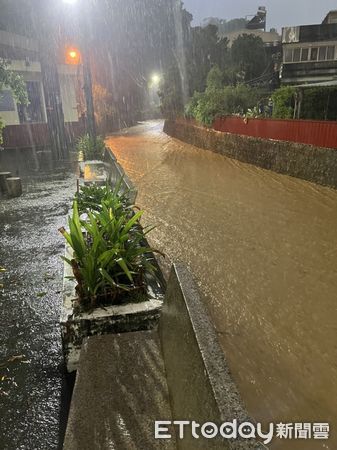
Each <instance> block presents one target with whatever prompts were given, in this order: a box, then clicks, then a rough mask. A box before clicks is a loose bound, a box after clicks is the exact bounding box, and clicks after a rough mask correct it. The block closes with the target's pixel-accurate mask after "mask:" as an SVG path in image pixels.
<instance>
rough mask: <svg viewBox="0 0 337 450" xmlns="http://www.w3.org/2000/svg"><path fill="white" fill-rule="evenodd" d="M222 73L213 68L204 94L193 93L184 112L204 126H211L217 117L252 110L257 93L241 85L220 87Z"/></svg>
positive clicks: (256, 99)
mask: <svg viewBox="0 0 337 450" xmlns="http://www.w3.org/2000/svg"><path fill="white" fill-rule="evenodd" d="M221 79H222V73H221V71H220V70H219V69H218V68H217V67H216V66H215V67H213V68H212V70H211V71H210V73H209V75H208V78H207V88H206V90H205V92H204V93H202V94H201V93H199V92H195V93H194V95H193V97H192V99H191V100H190V102H189V103H188V105H187V107H186V109H185V111H186V115H187V116H189V117H194V118H195V119H196V120H198V121H199V122H201V123H203V124H204V125H206V126H211V125H212V123H213V122H214V120H215V119H216V118H217V117H221V116H225V115H228V114H245V113H246V112H247V111H248V109H252V108H254V106H255V105H256V103H257V101H258V97H259V92H258V90H257V89H253V88H251V87H249V86H245V85H243V84H238V85H237V86H225V87H222V85H221Z"/></svg>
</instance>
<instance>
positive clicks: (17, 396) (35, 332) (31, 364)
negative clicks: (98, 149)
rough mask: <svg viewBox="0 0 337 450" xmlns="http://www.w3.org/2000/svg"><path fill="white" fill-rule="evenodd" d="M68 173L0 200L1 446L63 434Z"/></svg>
mask: <svg viewBox="0 0 337 450" xmlns="http://www.w3.org/2000/svg"><path fill="white" fill-rule="evenodd" d="M75 189H76V178H75V175H74V174H73V173H71V172H66V173H58V174H56V173H54V174H53V175H51V174H49V175H48V176H45V175H44V174H42V173H38V174H37V173H35V175H34V176H33V177H31V178H30V179H29V180H28V179H25V181H24V194H23V196H22V197H20V198H16V199H8V200H5V199H1V200H0V266H2V267H4V268H6V272H2V273H0V283H2V284H3V289H0V324H1V325H0V326H1V328H0V335H1V340H0V380H1V383H0V416H1V427H0V448H1V449H2V450H21V449H22V450H47V449H48V450H53V449H57V448H61V447H59V445H60V439H62V437H61V434H62V430H63V429H64V425H65V423H64V418H63V408H62V404H63V403H64V401H65V399H66V396H67V394H68V392H67V386H68V385H67V383H66V382H65V377H64V368H63V366H62V361H63V359H62V353H61V337H60V327H59V315H60V307H61V299H62V293H61V290H62V273H63V262H62V260H61V258H60V256H61V255H62V254H63V252H64V241H63V239H62V236H60V234H59V233H58V231H57V230H58V227H60V226H62V225H64V224H65V219H66V215H67V213H68V210H69V207H70V205H71V199H72V197H73V194H74V191H75Z"/></svg>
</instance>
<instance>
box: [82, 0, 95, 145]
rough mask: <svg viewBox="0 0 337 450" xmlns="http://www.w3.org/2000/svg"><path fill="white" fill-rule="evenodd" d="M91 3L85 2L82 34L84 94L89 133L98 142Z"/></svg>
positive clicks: (86, 0) (84, 0)
mask: <svg viewBox="0 0 337 450" xmlns="http://www.w3.org/2000/svg"><path fill="white" fill-rule="evenodd" d="M90 13H91V11H90V8H89V1H88V0H83V16H82V17H83V20H82V21H81V22H82V26H81V27H80V28H81V29H82V33H81V47H82V61H83V79H84V94H85V102H86V106H87V132H88V134H89V136H90V137H91V138H92V139H93V140H94V141H95V142H96V137H97V136H96V121H95V111H94V99H93V95H92V74H91V65H90V53H91V52H90V44H91V42H92V26H91V21H90Z"/></svg>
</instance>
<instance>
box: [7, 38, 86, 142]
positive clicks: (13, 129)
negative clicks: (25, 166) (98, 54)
mask: <svg viewBox="0 0 337 450" xmlns="http://www.w3.org/2000/svg"><path fill="white" fill-rule="evenodd" d="M0 58H1V59H3V60H5V61H6V62H7V65H8V69H10V70H12V71H14V72H16V73H18V74H19V75H20V76H21V77H22V78H23V80H24V81H25V83H26V88H27V94H28V99H29V104H28V105H27V106H23V105H19V104H17V102H16V101H15V97H14V96H13V93H12V92H11V90H10V89H9V88H6V86H4V87H3V89H2V92H1V94H0V117H1V120H2V121H3V122H4V125H5V129H4V146H5V147H7V148H10V147H24V146H27V147H29V146H31V144H30V143H29V141H31V142H34V144H35V145H36V146H37V147H38V146H45V145H47V143H48V124H47V117H48V114H47V108H48V105H47V104H46V101H45V91H44V85H43V76H42V70H41V63H40V57H39V47H38V43H37V42H36V41H34V40H33V39H30V38H27V37H25V36H20V35H18V34H14V33H10V32H7V31H3V30H0ZM57 70H58V79H59V84H60V86H59V87H60V93H61V95H60V97H61V98H60V102H61V103H62V109H63V116H64V122H65V125H66V129H67V132H68V134H69V140H70V141H71V140H72V138H73V135H77V134H78V132H79V129H80V121H79V99H78V97H79V94H78V91H79V89H80V87H79V86H80V75H79V66H78V65H72V64H67V63H66V58H65V59H64V61H58V64H57ZM27 139H28V141H27Z"/></svg>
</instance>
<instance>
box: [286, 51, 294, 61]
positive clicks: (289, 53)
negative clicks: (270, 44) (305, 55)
mask: <svg viewBox="0 0 337 450" xmlns="http://www.w3.org/2000/svg"><path fill="white" fill-rule="evenodd" d="M292 60H293V51H292V49H291V48H287V49H286V51H285V54H284V62H292Z"/></svg>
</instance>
